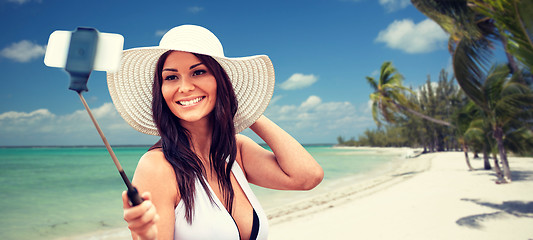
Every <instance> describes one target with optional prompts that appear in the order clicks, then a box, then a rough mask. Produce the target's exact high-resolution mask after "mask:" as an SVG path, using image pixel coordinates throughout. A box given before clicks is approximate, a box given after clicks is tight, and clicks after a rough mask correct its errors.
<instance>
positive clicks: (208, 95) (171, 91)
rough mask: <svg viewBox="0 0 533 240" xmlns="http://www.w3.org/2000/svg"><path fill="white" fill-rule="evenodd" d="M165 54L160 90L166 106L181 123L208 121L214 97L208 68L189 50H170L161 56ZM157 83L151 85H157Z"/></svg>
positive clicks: (214, 93)
mask: <svg viewBox="0 0 533 240" xmlns="http://www.w3.org/2000/svg"><path fill="white" fill-rule="evenodd" d="M165 57H166V60H165V61H164V66H163V70H162V79H163V81H162V86H161V92H162V94H163V98H164V99H165V102H166V104H167V106H168V107H169V108H170V110H171V111H172V113H174V115H176V117H178V118H179V119H180V120H181V124H182V125H184V124H187V123H194V122H197V121H199V120H200V119H205V120H208V119H207V116H208V115H209V113H211V111H213V109H214V107H215V102H216V99H217V92H216V91H217V82H216V79H215V77H214V76H213V74H212V73H211V72H212V71H211V70H210V69H209V68H207V66H206V65H205V64H203V63H202V62H201V61H200V59H198V57H196V56H195V55H193V54H192V53H188V52H180V51H171V52H168V54H164V55H163V57H162V58H161V59H165ZM160 61H161V60H160ZM213 61H214V60H213ZM157 85H158V84H156V87H155V88H159V86H157ZM154 90H156V89H154ZM190 127H193V126H190Z"/></svg>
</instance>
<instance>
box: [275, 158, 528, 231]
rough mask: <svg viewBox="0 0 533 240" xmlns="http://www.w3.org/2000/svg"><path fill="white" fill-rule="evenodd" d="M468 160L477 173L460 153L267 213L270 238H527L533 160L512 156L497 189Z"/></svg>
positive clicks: (412, 162) (408, 164) (410, 162)
mask: <svg viewBox="0 0 533 240" xmlns="http://www.w3.org/2000/svg"><path fill="white" fill-rule="evenodd" d="M471 162H472V165H473V166H474V168H476V169H479V170H476V171H468V170H467V168H466V164H465V160H464V154H463V153H462V152H443V153H432V154H424V155H421V156H419V157H417V158H411V159H406V160H405V164H403V165H401V167H399V168H397V169H396V170H394V171H392V172H390V173H388V174H385V175H384V176H380V177H378V179H370V180H368V181H366V183H354V185H353V186H347V187H346V188H344V189H340V190H339V191H340V192H338V191H337V190H336V191H333V192H331V193H328V194H329V195H330V196H328V197H325V198H326V199H329V200H331V201H320V199H317V200H316V201H315V203H316V205H314V206H309V207H308V208H306V209H305V210H303V211H297V212H292V213H291V212H290V211H288V212H286V214H277V215H275V216H272V217H273V218H272V219H271V222H270V237H269V239H271V240H291V239H307V240H309V239H533V158H516V157H511V158H510V165H511V170H512V171H513V178H514V181H513V182H512V183H510V184H500V185H498V184H495V183H494V181H495V179H496V177H495V176H494V174H493V172H492V171H486V170H481V169H482V166H483V163H482V160H480V159H473V160H471ZM374 183H376V184H374ZM332 196H333V197H332ZM335 196H338V197H335Z"/></svg>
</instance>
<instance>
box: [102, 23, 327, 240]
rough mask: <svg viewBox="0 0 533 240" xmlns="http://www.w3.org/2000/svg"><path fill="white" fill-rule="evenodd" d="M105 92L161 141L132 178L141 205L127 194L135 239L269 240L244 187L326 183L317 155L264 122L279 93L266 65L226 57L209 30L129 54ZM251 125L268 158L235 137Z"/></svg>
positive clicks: (182, 31) (174, 33)
mask: <svg viewBox="0 0 533 240" xmlns="http://www.w3.org/2000/svg"><path fill="white" fill-rule="evenodd" d="M154 69H155V70H154ZM108 85H109V89H110V93H111V96H112V99H113V102H114V104H115V106H116V108H117V110H118V111H119V113H120V114H121V116H122V117H123V118H124V119H125V120H126V121H127V122H128V123H129V124H130V125H131V126H132V127H134V128H135V129H136V130H138V131H140V132H143V133H147V134H152V135H159V136H161V140H160V141H159V142H158V143H157V144H156V145H154V147H152V148H151V149H150V150H149V151H148V152H147V153H146V154H145V155H144V156H143V157H142V158H141V159H140V161H139V163H138V166H137V168H136V171H135V175H134V178H133V184H134V185H135V186H136V187H137V188H138V190H139V192H141V193H142V195H141V196H142V198H143V199H144V202H143V203H142V204H140V205H138V206H135V207H131V206H130V204H129V203H128V199H127V196H126V194H125V193H123V196H122V198H123V202H124V219H125V220H126V221H127V222H128V227H129V228H130V230H131V232H132V235H133V238H134V239H137V238H140V239H266V238H267V232H268V225H267V218H266V215H265V213H264V211H263V209H262V208H261V205H260V204H259V202H258V201H257V198H256V197H255V195H254V194H253V192H252V191H251V189H250V186H249V185H248V183H253V184H255V185H258V186H262V187H267V188H272V189H283V190H308V189H312V188H314V187H315V186H316V185H318V184H319V183H320V182H321V181H322V178H323V171H322V168H321V167H320V166H319V165H318V164H317V162H316V161H315V160H314V159H313V157H312V156H311V155H310V154H309V153H308V152H307V151H306V150H305V149H304V148H303V147H302V146H301V145H300V144H299V143H298V142H297V141H296V140H295V139H294V138H292V137H291V136H290V135H289V134H287V133H286V132H285V131H283V130H282V129H281V128H279V127H278V126H277V125H276V124H274V123H273V122H272V121H270V120H269V119H267V118H266V117H264V116H263V115H262V113H263V112H264V110H265V108H266V106H267V105H268V102H269V101H270V98H271V97H272V92H273V88H274V69H273V66H272V63H271V62H270V59H269V58H268V57H267V56H264V55H258V56H252V57H245V58H226V57H225V56H224V54H223V50H222V45H221V44H220V42H219V41H218V39H217V38H216V36H214V35H213V34H212V33H211V32H210V31H209V30H207V29H205V28H202V27H199V26H192V25H183V26H179V27H176V28H173V29H171V30H170V31H169V32H167V33H166V34H165V36H163V38H162V39H161V42H160V44H159V46H158V47H150V48H137V49H130V50H126V51H124V56H123V61H122V66H121V70H120V71H119V72H117V73H113V74H108ZM150 85H151V86H150ZM150 92H151V93H150ZM150 115H151V116H150ZM248 127H250V129H251V130H252V131H254V132H255V133H256V134H257V135H258V136H259V137H261V138H262V139H263V140H264V141H265V142H266V143H267V144H268V145H269V146H270V148H271V149H272V152H270V151H267V150H265V149H264V148H262V147H261V146H259V145H258V144H257V143H255V142H254V141H252V140H251V139H249V138H247V137H245V136H243V135H239V134H237V133H238V132H240V131H242V130H244V129H245V128H248Z"/></svg>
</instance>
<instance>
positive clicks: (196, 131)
mask: <svg viewBox="0 0 533 240" xmlns="http://www.w3.org/2000/svg"><path fill="white" fill-rule="evenodd" d="M181 124H182V126H183V127H185V128H186V129H187V130H188V131H189V133H190V137H191V148H192V151H193V152H194V153H196V155H197V156H198V157H199V158H200V160H202V162H203V163H204V166H206V167H207V166H209V152H210V149H211V137H212V129H213V127H212V126H211V124H210V123H209V120H207V119H205V120H204V121H197V122H194V123H191V122H182V123H181Z"/></svg>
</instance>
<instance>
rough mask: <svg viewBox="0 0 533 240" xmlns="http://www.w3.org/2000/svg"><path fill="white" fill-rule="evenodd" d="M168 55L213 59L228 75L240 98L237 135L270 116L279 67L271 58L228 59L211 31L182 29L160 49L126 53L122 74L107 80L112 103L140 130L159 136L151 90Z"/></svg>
mask: <svg viewBox="0 0 533 240" xmlns="http://www.w3.org/2000/svg"><path fill="white" fill-rule="evenodd" d="M168 50H177V51H184V52H191V53H199V54H204V55H208V56H211V57H212V58H213V59H215V60H216V61H217V62H218V63H219V64H220V65H221V66H222V68H223V69H224V70H225V71H226V73H227V74H228V76H229V78H230V81H231V83H232V85H233V89H234V91H235V96H236V97H237V102H238V109H237V113H236V115H235V118H234V124H235V132H236V133H239V132H241V131H243V130H244V129H246V128H248V127H249V126H251V125H252V124H253V123H254V122H255V121H256V120H257V119H258V118H259V117H260V116H261V115H262V114H263V112H264V111H265V109H266V107H267V106H268V103H269V102H270V99H271V98H272V94H273V93H274V82H275V76H274V66H273V65H272V62H271V61H270V59H269V58H268V56H266V55H255V56H250V57H238V58H228V57H225V56H224V51H223V49H222V44H221V43H220V41H219V40H218V38H217V37H216V36H215V35H214V34H213V33H212V32H210V31H209V30H207V29H205V28H203V27H200V26H194V25H182V26H178V27H175V28H172V29H171V30H169V31H168V32H167V33H166V34H165V35H164V36H163V38H162V39H161V41H160V43H159V46H155V47H143V48H133V49H128V50H124V52H123V56H122V62H121V66H120V68H119V70H118V71H116V72H114V73H108V74H107V84H108V87H109V93H110V95H111V99H112V100H113V103H114V104H115V108H116V109H117V111H118V112H119V113H120V115H121V116H122V118H124V120H126V122H127V123H128V124H129V125H130V126H132V127H133V128H134V129H135V130H137V131H139V132H141V133H145V134H150V135H155V136H159V133H158V131H157V127H156V124H155V123H154V121H153V118H152V85H153V81H154V80H153V79H154V74H155V68H156V64H157V61H158V59H159V57H160V56H161V55H162V54H163V53H165V52H166V51H168Z"/></svg>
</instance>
